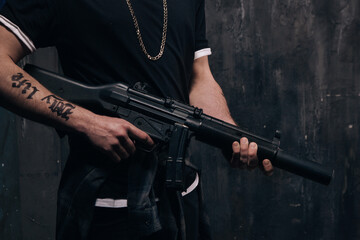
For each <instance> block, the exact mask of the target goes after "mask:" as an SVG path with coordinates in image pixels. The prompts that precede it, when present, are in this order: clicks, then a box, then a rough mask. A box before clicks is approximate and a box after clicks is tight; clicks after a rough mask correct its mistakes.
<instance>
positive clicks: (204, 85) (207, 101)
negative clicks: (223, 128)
mask: <svg viewBox="0 0 360 240" xmlns="http://www.w3.org/2000/svg"><path fill="white" fill-rule="evenodd" d="M203 71H204V72H199V71H197V72H195V73H194V76H193V81H192V85H191V88H190V104H191V105H194V106H196V107H199V108H202V109H203V110H204V113H206V114H208V115H211V116H213V117H216V118H219V119H221V120H223V121H225V122H228V123H231V124H235V122H234V120H233V119H232V117H231V115H230V111H229V108H228V106H227V102H226V99H225V97H224V94H223V92H222V90H221V87H220V86H219V84H218V83H217V82H216V81H215V79H214V77H213V76H212V74H211V72H210V71H208V70H207V69H203Z"/></svg>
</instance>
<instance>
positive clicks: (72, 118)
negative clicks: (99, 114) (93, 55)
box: [0, 54, 94, 132]
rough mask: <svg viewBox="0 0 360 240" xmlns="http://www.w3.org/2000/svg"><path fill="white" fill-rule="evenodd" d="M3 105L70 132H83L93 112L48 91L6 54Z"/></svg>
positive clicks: (0, 89) (0, 76) (0, 78)
mask: <svg viewBox="0 0 360 240" xmlns="http://www.w3.org/2000/svg"><path fill="white" fill-rule="evenodd" d="M0 62H1V65H0V103H1V106H3V107H5V108H7V109H9V110H11V111H13V112H16V113H17V114H19V115H21V116H24V117H26V118H29V119H32V120H35V121H38V122H42V123H45V124H47V125H50V126H54V127H56V128H59V129H63V130H68V131H77V132H82V131H83V130H84V129H85V128H86V123H87V122H88V121H89V120H91V119H92V118H91V115H94V114H93V113H91V112H90V111H88V110H86V109H83V108H81V107H79V106H76V105H74V104H72V103H69V102H67V101H65V100H63V99H61V98H59V97H57V96H55V95H53V94H52V93H51V92H50V91H48V90H47V89H46V88H45V87H43V86H42V85H41V84H40V83H39V82H37V81H36V80H35V79H34V78H32V77H31V76H30V75H29V74H27V73H26V72H25V71H23V70H22V69H21V68H20V67H18V66H17V65H16V64H15V63H14V62H13V60H12V59H11V58H10V57H9V56H6V55H4V54H1V55H0Z"/></svg>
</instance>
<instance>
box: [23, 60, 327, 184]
mask: <svg viewBox="0 0 360 240" xmlns="http://www.w3.org/2000/svg"><path fill="white" fill-rule="evenodd" d="M24 70H25V71H27V72H28V73H29V74H30V75H32V76H33V77H34V78H35V79H37V80H38V81H39V82H40V83H41V84H42V85H44V86H45V87H46V88H48V89H49V90H50V91H51V92H53V93H54V94H56V95H58V96H60V97H62V98H64V99H66V100H68V101H71V102H73V103H75V104H78V105H80V106H82V107H85V108H88V109H89V110H92V111H94V112H96V113H100V114H107V115H110V116H116V117H120V118H123V119H125V120H127V121H129V122H131V123H132V124H134V125H135V126H137V127H138V128H140V129H141V130H143V131H145V132H146V133H148V134H149V135H150V136H151V137H152V138H153V139H155V140H157V141H160V142H169V141H170V140H171V137H172V132H173V131H174V128H175V126H176V127H179V126H184V127H185V128H187V129H188V130H189V132H190V135H194V136H195V137H196V138H197V139H199V140H201V141H203V142H206V143H208V144H211V145H213V146H215V147H218V148H221V149H225V150H226V148H229V147H230V146H231V144H232V142H234V141H238V140H239V139H240V138H241V137H247V138H248V139H249V141H253V142H256V143H257V144H258V156H259V158H260V159H264V158H268V159H270V161H271V162H272V164H273V166H275V167H278V168H281V169H284V170H286V171H289V172H292V173H294V174H296V175H299V176H302V177H305V178H307V179H310V180H313V181H316V182H319V183H321V184H324V185H328V184H329V183H330V181H331V179H332V175H333V170H331V169H329V168H326V167H324V166H323V165H321V164H319V163H317V162H314V161H309V160H301V159H298V158H296V157H294V156H291V155H289V154H287V153H285V152H284V151H283V150H281V149H280V148H279V145H280V139H279V138H280V136H279V134H276V135H275V138H274V140H268V139H265V138H262V137H260V136H257V135H255V134H252V133H250V132H247V131H244V130H242V129H240V128H239V127H237V126H234V125H231V124H229V123H226V122H224V121H221V120H219V119H216V118H214V117H211V116H209V115H206V114H204V113H203V112H202V110H201V109H199V108H196V107H192V106H189V105H186V104H183V103H181V102H178V101H176V100H173V99H170V98H166V99H164V98H159V97H156V96H153V95H149V94H146V93H144V92H140V91H137V90H134V89H131V88H129V87H128V86H127V85H125V84H121V83H119V84H109V85H103V86H97V87H93V86H88V85H85V84H81V83H78V82H76V81H74V80H71V79H69V78H67V77H64V76H60V75H58V74H55V73H52V72H49V71H47V70H44V69H41V68H38V67H36V66H33V65H29V64H28V65H26V66H25V68H24ZM186 132H187V131H186ZM178 151H179V152H183V149H180V150H178ZM179 181H181V180H179Z"/></svg>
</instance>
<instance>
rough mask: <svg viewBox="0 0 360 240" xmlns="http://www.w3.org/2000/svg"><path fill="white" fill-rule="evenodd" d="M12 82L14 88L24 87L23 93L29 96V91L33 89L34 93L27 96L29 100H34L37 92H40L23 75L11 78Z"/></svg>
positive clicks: (18, 74)
mask: <svg viewBox="0 0 360 240" xmlns="http://www.w3.org/2000/svg"><path fill="white" fill-rule="evenodd" d="M11 80H12V81H13V83H12V87H13V88H21V87H23V90H22V91H21V93H22V94H27V93H28V91H29V90H30V89H31V88H32V91H31V92H30V94H29V95H28V96H27V99H32V97H33V96H34V95H35V93H36V92H38V91H39V90H38V89H37V88H36V87H33V86H31V83H29V80H27V79H24V75H23V74H22V73H17V74H15V75H13V76H12V77H11Z"/></svg>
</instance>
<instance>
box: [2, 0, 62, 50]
mask: <svg viewBox="0 0 360 240" xmlns="http://www.w3.org/2000/svg"><path fill="white" fill-rule="evenodd" d="M0 2H2V3H0V23H1V24H2V25H4V26H5V27H6V28H8V29H9V30H10V31H11V32H13V33H14V34H15V35H16V36H17V37H18V38H19V39H20V41H21V42H22V43H23V44H24V45H25V46H27V47H28V48H29V50H30V51H34V50H35V49H36V48H40V47H48V46H53V45H55V40H56V33H57V23H56V22H57V21H56V16H57V13H58V9H59V8H58V7H57V4H56V1H55V0H30V1H24V0H0Z"/></svg>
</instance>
